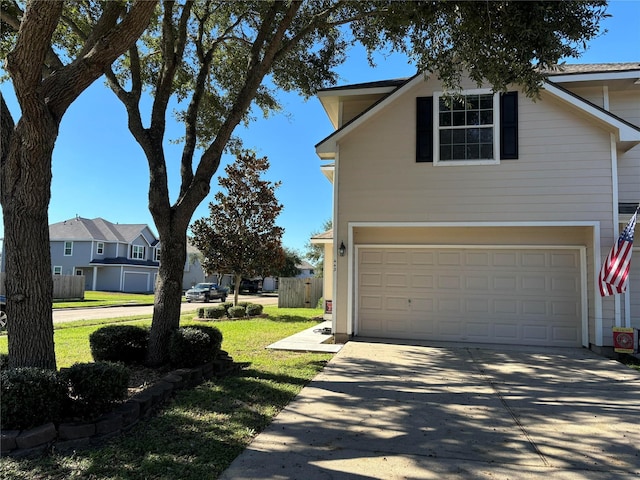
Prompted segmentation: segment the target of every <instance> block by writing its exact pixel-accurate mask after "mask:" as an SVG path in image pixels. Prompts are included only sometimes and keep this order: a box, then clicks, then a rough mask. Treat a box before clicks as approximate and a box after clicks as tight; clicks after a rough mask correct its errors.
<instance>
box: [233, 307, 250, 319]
mask: <svg viewBox="0 0 640 480" xmlns="http://www.w3.org/2000/svg"><path fill="white" fill-rule="evenodd" d="M246 314H247V312H246V310H245V307H243V306H242V305H237V306H235V307H231V308H229V316H230V317H231V318H242V317H244V316H246Z"/></svg>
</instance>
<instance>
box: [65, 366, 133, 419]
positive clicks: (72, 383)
mask: <svg viewBox="0 0 640 480" xmlns="http://www.w3.org/2000/svg"><path fill="white" fill-rule="evenodd" d="M60 374H61V376H62V377H63V378H64V379H65V380H66V381H67V382H68V385H69V394H70V396H71V400H72V411H73V412H74V414H76V415H77V416H80V417H84V418H95V417H98V416H99V415H101V414H102V413H105V412H108V411H109V410H111V409H112V408H113V406H114V405H115V404H117V403H118V402H120V401H122V400H125V399H126V398H127V388H128V386H129V370H128V369H127V367H125V366H124V365H121V364H118V363H111V362H96V363H76V364H75V365H72V366H71V367H69V368H66V369H64V370H62V371H61V372H60Z"/></svg>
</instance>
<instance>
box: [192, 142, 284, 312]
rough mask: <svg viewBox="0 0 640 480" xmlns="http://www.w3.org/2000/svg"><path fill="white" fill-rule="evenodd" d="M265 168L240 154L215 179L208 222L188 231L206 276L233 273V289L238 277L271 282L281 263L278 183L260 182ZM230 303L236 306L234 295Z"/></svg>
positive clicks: (250, 156)
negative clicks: (222, 173)
mask: <svg viewBox="0 0 640 480" xmlns="http://www.w3.org/2000/svg"><path fill="white" fill-rule="evenodd" d="M268 168H269V161H268V160H267V158H266V157H264V158H256V155H255V154H254V153H251V152H244V153H242V154H239V155H238V156H237V158H236V161H235V162H234V163H233V164H230V165H228V166H227V167H226V168H225V172H226V174H227V176H226V177H221V178H220V179H219V183H220V186H221V187H222V189H223V190H221V191H219V192H218V193H216V195H215V203H214V202H212V203H210V204H209V212H210V213H209V217H204V218H201V219H199V220H196V221H195V222H194V223H193V224H192V225H191V232H192V234H193V238H192V240H191V242H192V244H193V245H194V246H195V247H196V248H197V249H198V250H200V252H202V254H203V256H204V261H203V267H204V268H205V270H207V271H209V272H230V273H233V275H234V277H235V284H236V285H240V280H241V279H242V277H266V276H271V275H273V274H274V273H275V272H278V271H279V270H280V269H281V268H282V266H283V265H284V262H285V251H284V249H283V247H282V234H283V233H284V230H283V229H282V228H281V227H278V226H277V225H276V218H277V217H278V215H279V214H280V211H281V210H282V205H281V204H280V203H279V202H278V199H277V198H276V195H275V190H276V189H277V188H278V187H279V186H280V182H276V183H272V182H269V181H267V180H263V179H261V175H262V174H263V173H264V172H266V171H267V170H268ZM235 297H236V298H235V303H236V304H237V302H238V298H237V297H238V289H236V292H235Z"/></svg>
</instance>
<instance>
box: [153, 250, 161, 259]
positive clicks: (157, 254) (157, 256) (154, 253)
mask: <svg viewBox="0 0 640 480" xmlns="http://www.w3.org/2000/svg"><path fill="white" fill-rule="evenodd" d="M153 260H154V261H156V262H160V249H159V248H156V249H154V252H153Z"/></svg>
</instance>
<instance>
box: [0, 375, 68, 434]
mask: <svg viewBox="0 0 640 480" xmlns="http://www.w3.org/2000/svg"><path fill="white" fill-rule="evenodd" d="M67 402H68V392H67V386H66V384H65V382H64V381H63V380H62V379H61V378H60V376H59V375H58V373H57V372H55V371H53V370H47V369H42V368H35V367H21V368H8V369H3V370H2V371H0V423H1V427H2V429H6V430H23V429H28V428H32V427H37V426H40V425H43V424H45V423H48V422H57V421H59V420H60V419H61V418H62V412H63V411H64V410H65V409H66V407H67V405H68V404H67Z"/></svg>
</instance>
